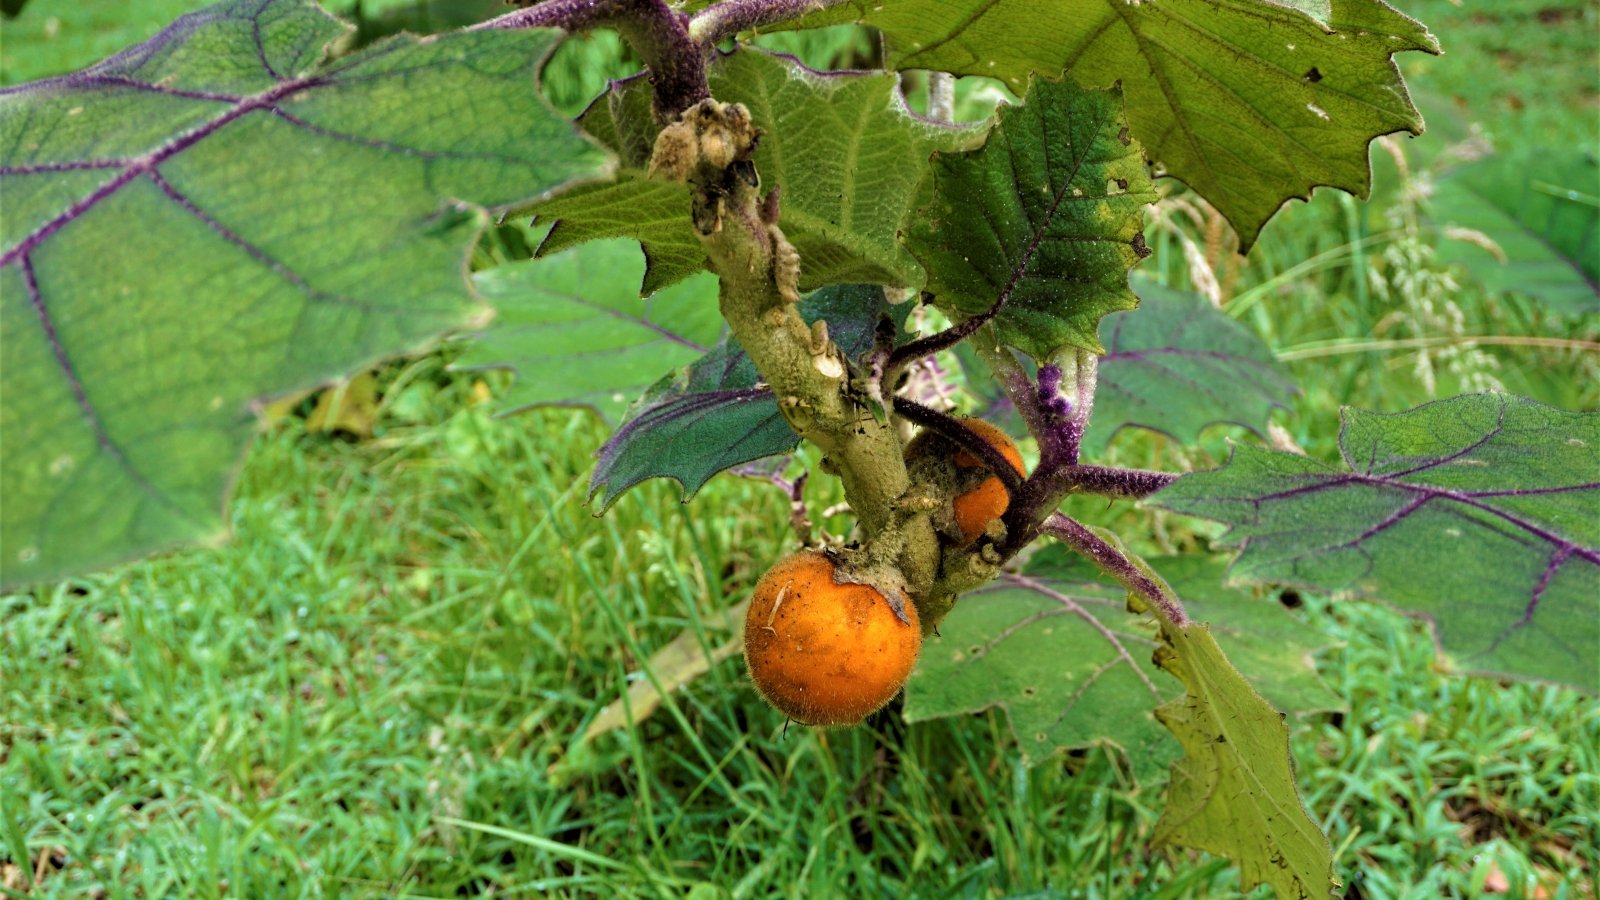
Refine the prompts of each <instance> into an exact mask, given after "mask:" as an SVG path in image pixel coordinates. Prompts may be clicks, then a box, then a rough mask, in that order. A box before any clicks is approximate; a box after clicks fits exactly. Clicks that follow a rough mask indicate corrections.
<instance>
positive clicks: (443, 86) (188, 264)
mask: <svg viewBox="0 0 1600 900" xmlns="http://www.w3.org/2000/svg"><path fill="white" fill-rule="evenodd" d="M345 32H346V28H345V26H343V25H342V24H341V23H339V22H338V21H337V20H335V19H332V18H330V17H328V16H327V15H326V14H324V13H323V12H321V11H320V10H319V9H317V7H316V6H315V5H314V4H312V3H310V2H308V0H299V2H296V0H266V2H263V0H248V2H245V0H237V2H231V3H224V4H221V5H218V6H215V7H211V8H209V9H206V10H203V11H201V12H197V13H194V14H191V15H188V16H185V17H183V18H181V19H179V20H178V21H177V22H175V23H173V25H172V26H171V27H169V28H167V29H166V30H165V31H163V32H162V33H161V34H159V35H158V36H156V37H155V38H153V39H152V40H151V41H150V42H148V43H146V44H142V45H140V46H138V47H135V48H132V49H130V50H128V51H126V52H124V53H122V54H119V55H117V56H116V57H113V58H112V59H109V60H107V61H105V62H104V63H101V64H99V65H96V66H94V67H91V68H89V69H86V70H84V71H82V72H79V73H77V74H74V75H69V76H65V77H62V78H57V79H52V80H49V81H44V82H38V83H35V84H29V85H23V86H20V87H17V88H12V89H8V90H5V91H3V92H0V126H3V130H4V132H5V134H6V136H7V140H6V144H5V147H4V150H3V151H0V190H3V191H4V195H5V218H4V224H3V236H0V247H3V251H0V252H3V256H0V317H3V318H0V321H3V325H4V327H3V334H0V361H3V367H4V370H5V379H6V386H5V392H4V397H3V399H0V442H3V444H0V449H3V454H4V459H5V465H4V467H3V471H0V493H3V494H4V496H5V504H4V509H3V512H0V546H3V558H0V572H3V575H0V579H3V581H4V583H6V584H16V583H21V582H27V581H36V580H40V579H46V578H51V577H57V576H61V575H64V574H67V573H70V572H72V571H76V570H78V569H80V568H83V567H86V566H93V565H100V564H104V563H109V562H112V561H114V560H117V559H122V558H125V557H128V556H131V555H134V554H137V553H141V552H147V551H150V550H153V549H157V548H160V547H164V546H170V545H173V544H177V543H182V542H185V541H192V540H196V539H202V538H208V537H216V536H218V535H220V534H221V533H222V531H223V519H222V517H221V515H220V505H221V499H222V496H223V494H224V493H225V490H226V487H227V484H228V481H229V477H230V473H231V471H232V470H233V468H234V466H235V465H236V463H237V461H238V457H239V455H240V450H241V448H242V446H243V444H244V442H245V441H246V439H247V438H248V437H249V435H250V432H251V429H252V425H253V421H254V415H253V413H252V411H251V409H252V406H253V405H254V404H256V403H257V402H259V401H260V400H262V399H263V398H266V397H271V396H273V395H279V394H284V393H288V392H290V391H294V390H297V389H303V388H307V387H310V386H312V385H315V384H317V383H319V382H323V381H326V380H329V379H331V378H333V377H335V376H338V375H340V374H343V373H345V372H348V371H351V370H353V369H357V368H361V367H363V366H365V365H368V364H370V363H371V362H373V361H375V360H377V359H379V358H381V357H384V356H387V355H390V354H393V353H396V352H400V351H403V350H408V349H415V348H418V347H421V346H423V345H425V344H426V343H427V342H428V341H430V340H432V339H433V338H434V337H435V336H436V335H438V334H440V333H441V332H444V331H446V330H449V329H452V328H458V327H462V326H465V325H469V324H471V323H473V322H474V321H477V320H480V319H481V318H482V315H483V313H484V308H483V307H482V305H481V304H480V303H479V302H478V301H477V300H476V299H475V298H474V297H473V296H472V294H471V292H470V291H469V289H468V285H467V283H466V278H465V271H464V270H465V260H466V255H467V251H468V248H469V247H470V246H471V244H472V242H473V240H474V238H475V236H476V235H477V233H478V231H479V230H480V228H481V227H482V224H483V223H484V221H485V220H486V217H485V215H484V214H483V212H482V208H483V207H484V206H508V205H510V204H512V203H514V202H517V201H519V200H523V199H525V198H527V197H529V196H531V195H537V194H540V193H542V192H545V191H548V190H551V189H553V188H555V187H557V186H559V185H561V184H564V183H566V182H568V181H570V180H572V179H574V178H581V177H587V176H592V175H595V174H598V173H601V172H603V171H604V170H605V168H606V166H607V162H606V158H605V154H604V153H603V152H602V151H601V150H600V149H598V148H596V147H594V146H593V145H591V144H589V143H588V142H587V141H585V140H584V139H583V138H582V137H581V136H580V135H578V134H577V133H576V130H575V129H574V128H573V127H572V126H571V124H570V123H568V122H565V121H562V120H561V119H560V118H559V117H558V116H557V115H556V114H555V113H554V112H553V111H551V110H550V109H549V108H548V107H547V106H546V105H545V104H544V103H543V102H542V101H541V100H540V99H539V98H538V96H537V94H536V93H535V91H534V86H533V80H532V79H533V71H534V62H535V60H536V59H537V58H538V57H539V56H540V55H542V54H543V53H545V52H546V51H547V49H548V47H549V46H550V44H551V42H552V40H553V36H552V34H551V33H549V32H522V33H510V32H481V33H461V34H452V35H446V36H442V37H439V38H436V39H431V40H428V41H419V40H417V39H413V38H397V39H394V40H391V41H387V42H385V43H382V44H379V45H376V46H374V47H371V48H369V49H368V50H365V51H363V52H361V53H358V54H355V55H352V56H348V57H344V58H340V59H335V60H331V61H328V58H327V54H328V49H329V47H330V45H331V44H332V43H333V42H334V41H335V40H337V39H339V38H340V36H341V35H343V34H344V33H345Z"/></svg>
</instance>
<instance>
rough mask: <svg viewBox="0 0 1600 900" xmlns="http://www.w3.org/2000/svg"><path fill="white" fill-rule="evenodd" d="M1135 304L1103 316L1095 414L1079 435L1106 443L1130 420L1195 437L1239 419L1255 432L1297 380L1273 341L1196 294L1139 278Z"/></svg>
mask: <svg viewBox="0 0 1600 900" xmlns="http://www.w3.org/2000/svg"><path fill="white" fill-rule="evenodd" d="M1133 286H1134V292H1135V293H1137V294H1138V295H1139V300H1140V303H1139V308H1138V309H1136V310H1133V311H1130V312H1119V313H1114V314H1112V315H1109V316H1107V317H1106V318H1105V319H1104V320H1103V321H1102V322H1101V329H1100V330H1101V332H1102V334H1104V335H1105V338H1104V340H1105V344H1106V355H1105V356H1102V357H1100V373H1099V387H1098V388H1097V389H1096V392H1095V406H1094V418H1093V419H1091V420H1090V423H1089V431H1088V433H1087V434H1086V435H1085V436H1084V445H1085V446H1086V447H1088V448H1092V449H1096V450H1103V449H1104V448H1105V446H1106V444H1108V443H1110V441H1111V439H1112V438H1113V437H1115V436H1116V434H1117V432H1118V431H1120V430H1121V429H1123V428H1126V427H1138V428H1148V429H1150V430H1152V431H1159V432H1162V433H1163V434H1168V435H1171V436H1172V437H1174V438H1176V439H1177V440H1179V441H1181V442H1184V443H1193V442H1194V441H1195V440H1196V439H1197V438H1199V436H1200V432H1201V431H1203V430H1204V429H1205V428H1206V426H1208V425H1214V424H1218V423H1223V422H1227V423H1232V424H1235V425H1243V426H1244V427H1246V428H1249V429H1251V430H1253V431H1255V432H1257V433H1258V434H1259V433H1261V432H1263V431H1264V430H1265V429H1266V425H1267V418H1268V417H1269V416H1270V415H1271V414H1272V411H1273V410H1274V409H1276V408H1279V407H1283V406H1286V405H1287V404H1288V403H1289V401H1290V400H1292V399H1293V397H1294V393H1295V387H1294V383H1293V382H1292V381H1290V380H1289V375H1288V373H1287V372H1286V371H1284V369H1283V367H1282V366H1281V365H1279V364H1278V362H1277V360H1276V359H1275V358H1274V357H1273V355H1272V349H1271V348H1270V347H1268V346H1267V345H1266V344H1265V343H1264V342H1263V341H1262V340H1261V339H1260V338H1259V337H1256V335H1255V334H1254V333H1252V332H1251V331H1250V330H1249V329H1247V328H1245V327H1244V326H1242V325H1240V324H1239V323H1238V322H1235V321H1234V320H1233V319H1231V318H1229V317H1228V316H1227V315H1225V314H1223V312H1222V311H1221V310H1218V309H1217V308H1216V307H1214V306H1212V305H1211V304H1210V303H1207V302H1206V300H1205V299H1204V298H1203V297H1199V296H1197V295H1195V294H1189V293H1185V292H1183V291H1175V290H1172V289H1171V288H1165V287H1162V286H1160V285H1158V284H1156V283H1154V282H1152V281H1149V280H1146V279H1141V278H1135V279H1134V281H1133Z"/></svg>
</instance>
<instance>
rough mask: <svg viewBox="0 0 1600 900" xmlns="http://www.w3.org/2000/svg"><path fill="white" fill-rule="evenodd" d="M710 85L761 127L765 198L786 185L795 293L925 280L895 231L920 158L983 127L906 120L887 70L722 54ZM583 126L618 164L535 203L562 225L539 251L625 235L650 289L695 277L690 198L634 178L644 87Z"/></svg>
mask: <svg viewBox="0 0 1600 900" xmlns="http://www.w3.org/2000/svg"><path fill="white" fill-rule="evenodd" d="M707 76H708V78H709V81H710V84H711V92H712V94H713V95H714V96H715V97H716V98H717V99H718V100H722V101H724V102H729V103H743V104H744V105H745V106H747V107H749V109H750V114H751V116H752V118H753V119H754V120H755V122H756V124H757V125H759V126H760V127H761V129H762V136H761V143H760V144H759V146H758V147H757V150H756V154H755V165H756V171H757V172H758V173H759V174H760V176H761V180H762V186H763V188H764V189H769V188H772V187H781V188H782V189H783V194H782V203H781V208H782V218H781V222H780V224H781V225H782V227H783V231H784V235H785V236H787V237H788V239H789V241H790V242H791V243H793V244H794V246H795V249H797V250H798V251H799V252H800V259H801V269H800V285H801V287H802V288H803V289H810V288H814V287H818V286H821V285H825V284H845V283H855V282H859V283H865V284H902V285H910V286H918V285H921V284H922V281H923V273H922V268H921V266H920V265H918V263H917V261H916V259H914V258H913V257H912V256H911V254H910V253H908V252H907V251H906V249H905V248H904V247H903V246H901V244H900V242H899V240H898V232H899V230H900V229H901V228H902V227H903V226H904V225H905V224H906V221H907V219H908V218H909V215H910V212H911V209H912V207H913V205H914V203H915V201H916V196H917V190H918V187H919V185H920V184H921V183H922V181H923V179H924V178H925V176H926V174H927V170H928V159H929V157H930V156H931V155H932V154H933V153H934V152H935V151H951V150H957V149H960V148H964V147H967V146H971V145H972V144H974V143H975V142H977V141H978V140H981V139H982V136H983V134H984V132H985V131H986V126H947V125H938V124H934V123H931V122H927V121H925V120H922V119H918V118H916V117H915V116H913V115H912V114H911V113H910V111H909V110H908V109H907V108H906V105H905V101H904V99H902V98H901V96H900V93H899V90H898V84H899V79H898V77H897V76H895V75H894V74H892V73H885V72H880V73H861V72H836V73H824V72H816V71H813V70H811V69H808V68H806V67H805V66H803V65H800V64H799V63H798V62H796V61H795V60H793V59H790V58H788V57H783V56H777V55H774V54H770V53H765V52H762V51H759V50H742V51H738V52H735V53H731V54H727V55H723V56H719V57H718V58H717V59H715V60H714V61H713V62H712V63H711V65H710V67H709V70H708V72H707ZM581 122H582V124H583V126H584V128H585V130H587V131H588V132H589V133H590V134H592V135H594V136H595V137H596V138H597V139H598V140H600V141H601V142H602V143H604V144H605V145H606V146H608V147H611V148H612V149H614V150H616V151H617V153H618V155H619V156H621V157H622V159H623V161H624V165H625V168H624V169H623V170H622V171H620V172H619V173H618V174H617V177H616V179H615V181H614V182H613V183H610V184H605V185H595V186H592V187H589V188H587V189H584V190H581V191H578V192H575V193H571V194H568V195H565V196H563V197H561V198H559V199H557V200H554V201H551V202H548V203H541V204H538V205H536V206H534V207H532V211H533V212H535V213H537V214H538V215H539V216H541V217H546V218H556V219H559V220H560V221H559V222H558V223H557V225H556V226H555V229H554V230H553V231H552V232H551V234H550V237H549V239H548V240H547V242H546V245H545V246H544V247H542V248H541V251H553V250H559V249H561V248H564V247H568V246H571V245H572V244H575V243H578V242H581V241H585V240H592V239H594V238H600V237H632V238H634V239H636V240H638V241H640V242H641V243H642V244H643V245H644V251H645V256H646V258H647V259H648V260H649V262H650V269H649V272H648V274H647V275H646V279H645V288H644V289H645V290H646V291H647V292H649V291H653V290H656V289H659V288H661V287H664V286H666V285H668V284H671V283H673V282H674V281H676V280H678V279H680V278H684V277H687V276H688V275H689V274H691V273H693V272H695V271H698V270H699V269H701V268H703V267H704V263H705V253H704V252H703V251H702V250H701V248H700V240H699V238H698V236H696V234H695V233H694V228H693V226H692V225H691V224H690V221H689V196H688V192H687V190H686V189H685V188H684V187H683V186H681V185H676V184H668V183H664V182H660V181H654V180H651V179H649V178H647V177H646V176H645V168H646V167H647V166H648V164H649V159H650V151H651V149H652V147H653V146H654V143H655V136H656V133H657V131H658V128H657V126H656V124H655V122H654V120H653V119H652V118H651V113H650V86H649V83H648V82H647V81H646V80H645V79H643V78H633V79H628V80H627V81H623V82H619V83H618V84H617V85H616V86H615V87H614V88H613V89H612V91H611V92H610V93H609V94H608V95H607V96H606V97H603V98H601V100H599V101H596V103H595V105H594V106H593V107H591V108H590V110H589V111H588V112H586V113H584V115H583V117H582V119H581Z"/></svg>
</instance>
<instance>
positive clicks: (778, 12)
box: [689, 0, 844, 47]
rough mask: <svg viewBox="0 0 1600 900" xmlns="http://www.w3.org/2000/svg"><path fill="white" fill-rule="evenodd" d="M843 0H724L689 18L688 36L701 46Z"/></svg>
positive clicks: (818, 9) (793, 17)
mask: <svg viewBox="0 0 1600 900" xmlns="http://www.w3.org/2000/svg"><path fill="white" fill-rule="evenodd" d="M843 2H844V0H723V2H721V3H715V4H712V5H711V6H710V7H708V8H706V9H703V10H701V11H700V14H699V15H697V16H695V17H694V18H693V19H692V20H690V22H689V37H690V38H691V39H693V40H694V42H695V43H696V44H699V45H700V46H702V47H709V46H711V45H712V44H716V43H719V42H721V41H722V40H724V39H726V38H730V37H733V36H734V35H736V34H738V33H739V32H741V31H749V30H750V29H752V28H760V27H761V26H763V25H775V24H777V23H779V22H787V21H789V20H790V19H798V18H800V17H801V16H803V15H805V14H807V13H814V12H821V11H822V10H825V9H828V8H829V7H832V6H839V5H840V4H842V3H843Z"/></svg>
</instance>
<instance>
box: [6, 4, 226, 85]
mask: <svg viewBox="0 0 1600 900" xmlns="http://www.w3.org/2000/svg"><path fill="white" fill-rule="evenodd" d="M205 5H206V3H205V0H140V2H138V3H45V2H34V3H30V4H29V5H27V6H25V7H23V8H22V10H21V11H20V12H19V13H18V14H17V17H16V18H15V19H8V20H7V21H6V23H5V40H3V41H0V85H8V84H19V83H21V82H24V81H33V80H34V79H37V78H46V77H49V76H51V75H60V74H61V73H63V72H70V71H72V70H73V69H79V68H82V67H84V66H87V65H89V64H91V63H93V62H95V61H96V60H99V59H103V58H105V57H107V56H110V55H111V54H113V53H115V52H117V51H118V50H121V49H122V48H124V47H127V46H129V45H130V44H136V43H138V42H140V41H143V40H146V39H148V38H151V37H154V36H155V34H156V32H158V31H160V30H161V29H162V27H163V26H165V25H166V24H167V23H168V22H171V21H172V20H173V19H176V18H177V17H179V16H181V15H183V14H184V13H186V12H190V11H192V10H196V9H199V8H201V7H202V6H205Z"/></svg>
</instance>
